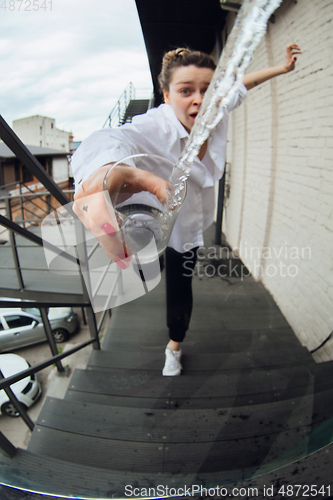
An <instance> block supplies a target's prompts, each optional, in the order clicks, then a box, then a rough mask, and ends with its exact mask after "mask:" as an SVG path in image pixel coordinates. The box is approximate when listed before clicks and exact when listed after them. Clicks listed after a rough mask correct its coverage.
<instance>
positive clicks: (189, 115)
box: [163, 65, 214, 132]
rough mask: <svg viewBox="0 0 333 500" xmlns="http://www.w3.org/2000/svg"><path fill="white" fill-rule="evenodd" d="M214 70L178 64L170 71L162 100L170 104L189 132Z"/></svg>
mask: <svg viewBox="0 0 333 500" xmlns="http://www.w3.org/2000/svg"><path fill="white" fill-rule="evenodd" d="M213 73H214V71H213V70H212V69H210V68H198V67H197V66H194V65H191V66H180V67H178V68H175V69H174V70H173V72H172V77H171V81H170V85H169V90H168V91H167V90H164V91H163V94H164V101H165V102H166V103H167V104H171V106H172V108H173V110H174V112H175V114H176V116H177V118H178V120H179V121H180V123H181V124H182V125H183V126H184V127H185V129H186V130H187V132H190V131H191V129H192V127H193V124H194V120H195V117H196V116H197V114H198V112H199V109H200V106H201V103H202V99H203V96H204V94H205V92H206V90H207V88H208V85H209V84H210V81H211V79H212V76H213Z"/></svg>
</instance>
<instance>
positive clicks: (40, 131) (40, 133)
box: [39, 126, 43, 135]
mask: <svg viewBox="0 0 333 500" xmlns="http://www.w3.org/2000/svg"><path fill="white" fill-rule="evenodd" d="M42 133H43V127H42V126H40V127H39V135H42Z"/></svg>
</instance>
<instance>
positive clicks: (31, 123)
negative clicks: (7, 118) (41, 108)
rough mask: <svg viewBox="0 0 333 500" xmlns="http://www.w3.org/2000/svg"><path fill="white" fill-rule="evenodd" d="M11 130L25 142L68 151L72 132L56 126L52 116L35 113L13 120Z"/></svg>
mask: <svg viewBox="0 0 333 500" xmlns="http://www.w3.org/2000/svg"><path fill="white" fill-rule="evenodd" d="M13 130H14V132H15V133H16V134H17V135H18V136H19V138H20V139H21V141H22V142H24V143H25V144H30V145H32V146H39V147H44V148H51V149H57V150H59V151H66V152H67V153H69V151H70V136H71V135H72V134H71V133H70V132H65V130H60V129H58V128H56V126H55V119H54V118H48V117H46V116H40V115H35V116H29V117H27V118H21V119H19V120H14V121H13Z"/></svg>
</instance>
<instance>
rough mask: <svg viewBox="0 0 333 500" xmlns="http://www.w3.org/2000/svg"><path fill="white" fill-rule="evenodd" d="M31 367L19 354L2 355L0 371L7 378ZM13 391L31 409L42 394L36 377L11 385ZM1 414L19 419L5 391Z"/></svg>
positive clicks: (0, 392) (0, 396)
mask: <svg viewBox="0 0 333 500" xmlns="http://www.w3.org/2000/svg"><path fill="white" fill-rule="evenodd" d="M29 366H30V365H29V363H28V362H27V361H26V360H25V359H23V358H22V357H21V356H18V355H17V354H0V370H1V372H2V374H3V376H4V377H5V378H7V377H10V376H12V375H15V374H16V373H19V372H22V371H23V370H26V369H27V368H29ZM11 389H12V391H13V393H14V394H15V396H16V397H17V399H18V400H19V402H20V403H21V404H22V405H23V406H24V407H25V408H30V406H32V405H33V404H34V403H35V402H36V401H37V399H38V398H39V396H40V395H41V393H42V388H41V385H40V383H39V382H38V379H37V376H36V375H31V377H26V378H24V379H22V380H19V381H18V382H15V384H12V385H11ZM0 414H3V415H8V416H9V417H19V413H18V412H17V410H16V408H15V406H14V405H13V404H12V402H11V401H10V400H9V398H8V396H7V394H6V393H5V391H4V390H3V389H2V390H1V391H0Z"/></svg>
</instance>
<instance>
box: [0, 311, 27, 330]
mask: <svg viewBox="0 0 333 500" xmlns="http://www.w3.org/2000/svg"><path fill="white" fill-rule="evenodd" d="M4 318H5V320H6V321H7V325H8V326H9V328H20V327H22V326H28V325H31V324H32V322H33V320H32V319H31V318H28V317H27V316H20V315H19V314H15V315H14V314H12V315H10V316H4Z"/></svg>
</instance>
